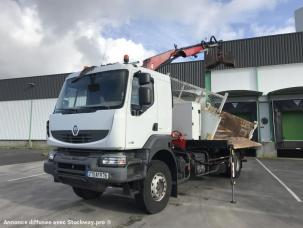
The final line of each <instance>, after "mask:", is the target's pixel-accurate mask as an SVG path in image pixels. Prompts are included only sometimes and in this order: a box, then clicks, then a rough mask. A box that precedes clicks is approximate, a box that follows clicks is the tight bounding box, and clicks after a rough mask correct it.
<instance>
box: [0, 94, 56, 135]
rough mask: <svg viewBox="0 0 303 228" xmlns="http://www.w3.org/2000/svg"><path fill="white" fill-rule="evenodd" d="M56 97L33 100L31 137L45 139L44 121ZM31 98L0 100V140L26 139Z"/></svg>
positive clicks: (51, 109) (28, 129) (28, 128)
mask: <svg viewBox="0 0 303 228" xmlns="http://www.w3.org/2000/svg"><path fill="white" fill-rule="evenodd" d="M56 100H57V99H40V100H33V109H32V121H31V122H32V134H31V135H32V137H31V138H32V139H33V140H45V138H46V121H47V120H48V117H49V114H50V113H51V112H52V111H53V109H54V106H55V103H56ZM30 110H31V100H19V101H2V102H0V126H1V128H0V140H28V139H29V131H30Z"/></svg>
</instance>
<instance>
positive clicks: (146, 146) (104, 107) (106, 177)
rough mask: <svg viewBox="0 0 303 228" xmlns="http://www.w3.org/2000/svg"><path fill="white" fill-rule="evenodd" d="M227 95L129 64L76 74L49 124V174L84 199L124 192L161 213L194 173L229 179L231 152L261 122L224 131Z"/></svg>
mask: <svg viewBox="0 0 303 228" xmlns="http://www.w3.org/2000/svg"><path fill="white" fill-rule="evenodd" d="M226 97H227V95H225V96H222V95H219V94H214V93H211V92H208V91H206V90H204V89H201V88H198V87H195V86H193V85H190V84H187V83H184V82H180V81H178V80H176V79H173V78H171V77H170V76H169V75H165V74H161V73H159V72H156V71H154V70H151V69H147V68H145V67H139V66H137V65H136V64H130V63H128V61H127V60H126V61H125V63H124V64H121V63H116V64H108V65H102V66H98V67H89V68H86V69H84V70H83V71H81V72H76V73H72V74H70V75H69V76H68V77H67V78H66V80H65V82H64V85H63V88H62V91H61V93H60V95H59V98H58V102H57V104H56V107H55V110H54V112H53V113H52V114H51V115H50V117H49V121H48V122H47V142H48V144H49V145H51V146H53V147H54V150H53V151H52V152H50V153H49V156H48V160H47V161H45V163H44V170H45V172H46V173H49V174H51V175H53V177H54V181H55V182H61V183H64V184H67V185H70V186H72V188H73V191H74V192H75V194H77V195H78V196H80V197H82V198H83V199H93V198H97V197H99V196H100V195H101V194H102V193H103V192H104V191H105V190H106V188H107V187H109V186H114V187H121V188H123V189H124V192H125V193H127V194H132V195H134V197H135V199H136V200H137V202H138V203H139V204H140V205H141V206H142V207H143V209H145V210H146V211H147V212H148V213H157V212H159V211H161V210H162V209H163V208H165V206H166V205H167V203H168V200H169V198H170V196H174V197H177V195H178V185H179V184H180V183H182V182H185V181H186V180H188V179H189V178H190V177H191V176H202V175H206V174H209V173H212V172H224V173H226V174H227V175H228V174H229V173H230V170H231V169H230V167H229V164H230V163H229V158H230V152H231V150H233V149H237V148H238V149H239V148H244V147H246V146H241V145H240V146H239V144H237V143H234V141H233V140H235V139H236V141H237V140H238V141H239V138H242V139H245V140H248V141H249V139H250V138H251V134H252V132H253V130H254V128H255V124H252V123H249V122H247V121H246V122H245V121H244V120H240V122H241V127H240V128H239V129H240V130H239V129H238V130H239V131H237V132H236V133H235V131H234V129H227V128H224V127H226V126H227V125H228V124H226V119H228V118H230V116H228V115H227V116H226V115H225V116H224V113H223V112H222V108H223V105H224V102H225V100H226ZM235 119H237V118H235ZM223 120H225V121H223ZM227 122H228V121H227ZM222 126H223V127H222ZM222 131H224V132H225V133H224V134H225V135H224V134H222ZM226 132H227V134H228V135H227V136H226ZM235 134H236V135H235ZM234 136H236V137H234ZM238 136H239V137H238ZM245 140H244V141H245ZM238 141H237V142H238ZM240 141H241V140H240ZM240 144H241V143H240ZM235 145H238V146H235ZM250 146H251V145H250ZM250 146H249V147H250ZM234 154H235V155H236V156H235V157H236V162H235V168H234V169H235V172H236V173H237V174H239V173H240V171H241V167H242V158H243V155H242V153H241V150H235V153H234Z"/></svg>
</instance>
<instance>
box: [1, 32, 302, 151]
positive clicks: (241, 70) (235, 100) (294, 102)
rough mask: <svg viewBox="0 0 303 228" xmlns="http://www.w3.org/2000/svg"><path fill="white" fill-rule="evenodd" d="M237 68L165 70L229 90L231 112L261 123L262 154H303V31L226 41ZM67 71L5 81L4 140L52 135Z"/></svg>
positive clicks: (196, 64)
mask: <svg viewBox="0 0 303 228" xmlns="http://www.w3.org/2000/svg"><path fill="white" fill-rule="evenodd" d="M223 51H225V52H226V51H229V52H231V53H232V55H233V56H234V58H235V68H226V67H222V66H219V67H217V68H215V69H213V70H211V71H206V70H205V67H204V62H203V61H192V62H182V63H172V64H170V65H166V66H164V67H162V68H161V69H160V70H159V71H160V72H162V73H169V74H170V75H171V76H172V77H175V78H178V79H181V80H183V81H187V82H189V83H191V84H195V85H198V86H200V87H204V88H207V89H209V90H211V91H213V92H218V93H225V92H227V93H229V98H228V101H227V103H226V105H225V107H224V109H225V111H228V112H230V113H234V114H235V115H238V116H240V117H243V118H246V119H248V120H251V121H258V123H259V126H258V130H257V131H256V132H255V135H254V139H255V140H256V141H259V142H261V143H262V144H263V145H264V146H263V148H262V149H261V150H258V151H257V155H258V156H268V157H275V156H277V155H278V156H288V154H286V152H285V151H293V152H294V154H295V156H302V154H303V150H302V149H303V32H296V33H289V34H281V35H272V36H264V37H257V38H249V39H241V40H233V41H226V42H224V43H223ZM66 76H67V74H57V75H46V76H37V77H25V78H14V79H4V80H0V116H1V118H0V126H1V127H2V130H1V131H0V141H1V144H5V143H16V142H21V143H27V142H31V141H32V140H38V141H43V140H45V138H46V130H45V123H46V121H47V119H48V115H49V113H51V112H52V110H53V108H54V106H55V103H56V98H57V97H58V95H59V92H60V89H61V86H62V84H63V82H64V79H65V77H66Z"/></svg>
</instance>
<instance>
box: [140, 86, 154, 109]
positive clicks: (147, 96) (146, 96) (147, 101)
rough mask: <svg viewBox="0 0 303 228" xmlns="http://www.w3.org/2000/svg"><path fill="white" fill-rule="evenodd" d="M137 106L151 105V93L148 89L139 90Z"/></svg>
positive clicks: (141, 88)
mask: <svg viewBox="0 0 303 228" xmlns="http://www.w3.org/2000/svg"><path fill="white" fill-rule="evenodd" d="M139 104H140V106H142V105H151V104H152V93H151V89H150V88H148V87H140V88H139Z"/></svg>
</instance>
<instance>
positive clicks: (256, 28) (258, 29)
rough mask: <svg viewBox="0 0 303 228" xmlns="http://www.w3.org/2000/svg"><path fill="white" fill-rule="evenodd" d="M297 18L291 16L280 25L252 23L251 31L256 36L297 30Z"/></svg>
mask: <svg viewBox="0 0 303 228" xmlns="http://www.w3.org/2000/svg"><path fill="white" fill-rule="evenodd" d="M295 30H296V29H295V20H294V18H289V19H288V20H287V21H286V22H285V23H284V24H282V25H280V26H266V25H259V24H252V25H251V31H252V32H253V35H254V36H267V35H275V34H283V33H291V32H295Z"/></svg>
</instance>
